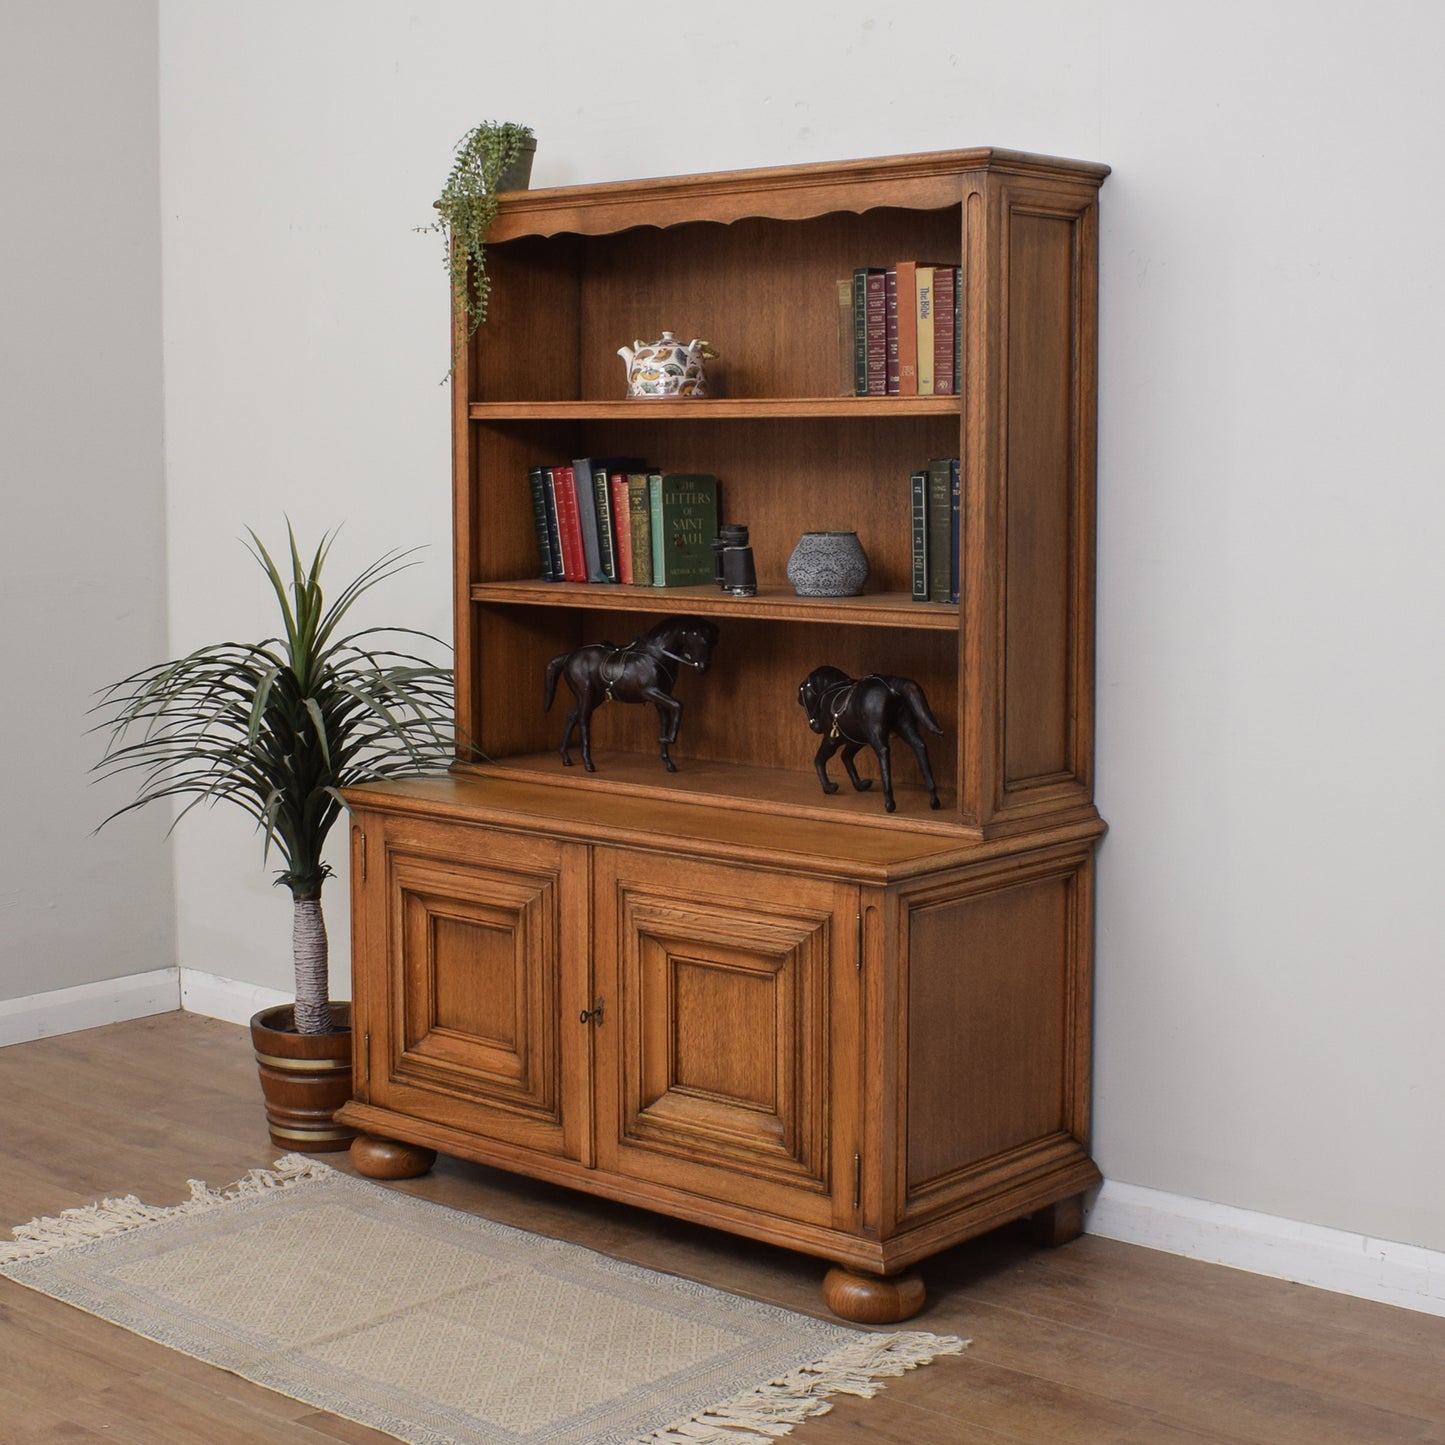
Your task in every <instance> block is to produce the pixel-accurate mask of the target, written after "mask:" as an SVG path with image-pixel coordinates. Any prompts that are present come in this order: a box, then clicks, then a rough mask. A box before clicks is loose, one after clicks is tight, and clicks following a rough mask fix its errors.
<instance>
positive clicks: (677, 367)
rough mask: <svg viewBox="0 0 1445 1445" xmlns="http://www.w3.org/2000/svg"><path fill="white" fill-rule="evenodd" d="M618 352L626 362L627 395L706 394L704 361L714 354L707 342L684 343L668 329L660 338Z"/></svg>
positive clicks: (640, 342) (624, 347)
mask: <svg viewBox="0 0 1445 1445" xmlns="http://www.w3.org/2000/svg"><path fill="white" fill-rule="evenodd" d="M617 354H618V355H619V356H620V357H621V358H622V359H623V361H625V362H626V363H627V394H628V395H629V396H706V395H707V377H706V376H705V375H704V373H703V362H705V361H710V360H712V358H713V357H715V356H716V355H717V352H715V351H714V350H713V349H712V346H711V345H710V344H709V343H708V342H706V341H692V342H690V343H689V344H688V345H686V346H684V345H683V343H682V342H680V341H678V340H677V339H676V338H675V337H674V336H673V334H672V332H670V331H664V332H663V333H662V339H661V340H660V341H649V342H643V341H634V342H633V343H632V345H631V346H620V347H618V349H617Z"/></svg>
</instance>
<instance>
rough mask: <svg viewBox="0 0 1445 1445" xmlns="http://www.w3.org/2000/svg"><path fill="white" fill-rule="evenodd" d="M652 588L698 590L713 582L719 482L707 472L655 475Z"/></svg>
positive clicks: (651, 492)
mask: <svg viewBox="0 0 1445 1445" xmlns="http://www.w3.org/2000/svg"><path fill="white" fill-rule="evenodd" d="M647 483H648V491H649V495H650V500H651V504H652V585H653V586H654V587H696V586H698V585H699V584H700V583H703V582H711V581H713V580H714V576H713V556H712V540H713V538H714V537H716V536H717V478H716V477H714V476H712V475H710V474H708V473H706V472H665V473H663V472H653V473H652V474H651V475H650V476H649V477H648V479H647Z"/></svg>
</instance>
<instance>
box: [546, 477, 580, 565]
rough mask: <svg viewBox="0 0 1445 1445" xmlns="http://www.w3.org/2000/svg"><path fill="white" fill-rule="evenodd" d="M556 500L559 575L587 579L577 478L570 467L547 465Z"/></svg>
mask: <svg viewBox="0 0 1445 1445" xmlns="http://www.w3.org/2000/svg"><path fill="white" fill-rule="evenodd" d="M547 475H548V477H549V478H550V480H551V485H552V493H553V496H554V497H555V498H556V502H557V535H558V540H559V543H560V546H561V553H562V578H563V580H564V581H566V582H585V581H586V580H587V556H586V552H585V551H584V550H583V542H582V514H581V511H580V509H579V508H578V505H577V478H576V474H575V473H574V472H573V470H572V468H571V467H565V466H564V467H548V468H547Z"/></svg>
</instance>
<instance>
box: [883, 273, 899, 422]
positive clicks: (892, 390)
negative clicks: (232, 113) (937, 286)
mask: <svg viewBox="0 0 1445 1445" xmlns="http://www.w3.org/2000/svg"><path fill="white" fill-rule="evenodd" d="M883 320H884V333H883V334H884V339H885V340H886V342H887V352H888V380H887V385H886V387H885V390H886V391H887V393H888V395H889V396H897V395H898V272H897V271H896V270H895V269H894V268H893V267H892V266H890V267H889V268H888V269H887V270H886V271H885V272H884V273H883Z"/></svg>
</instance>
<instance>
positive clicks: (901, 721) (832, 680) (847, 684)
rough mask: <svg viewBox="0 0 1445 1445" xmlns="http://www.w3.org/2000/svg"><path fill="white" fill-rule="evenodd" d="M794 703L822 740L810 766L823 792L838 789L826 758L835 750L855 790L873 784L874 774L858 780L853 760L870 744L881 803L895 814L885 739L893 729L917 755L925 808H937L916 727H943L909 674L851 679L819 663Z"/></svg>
mask: <svg viewBox="0 0 1445 1445" xmlns="http://www.w3.org/2000/svg"><path fill="white" fill-rule="evenodd" d="M798 701H799V702H800V703H801V704H802V705H803V708H804V710H805V711H806V712H807V714H808V726H809V727H810V728H812V730H813V731H814V732H815V733H820V734H821V735H822V738H823V741H822V742H821V743H819V745H818V752H817V755H816V756H815V757H814V759H813V766H814V767H815V768H816V769H817V771H818V781H819V782H820V783H822V785H823V791H824V792H825V793H836V792H837V791H838V784H837V783H833V782H829V780H828V760H829V759H830V758H831V757H832V756H833V754H834V753H836V752H838V751H839V749H841V750H842V753H843V766H844V768H846V769H847V771H848V781H849V782H850V783H852V784H853V786H854V787H855V788H857V789H858V791H859V792H862V791H863V790H864V789H865V788H871V787H872V786H873V780H872V778H860V777H859V776H858V769H857V767H856V766H855V765H854V762H853V759H854V758H855V757H856V756H857V755H858V751H859V749H860V748H864V747H868V748H872V749H873V751H874V753H875V754H877V757H878V769H879V772H880V773H881V774H882V775H883V806H884V807H885V808H886V809H887V810H888V812H890V813H891V812H893V811H894V809H895V808H896V806H897V805H896V803H895V802H894V800H893V766H892V761H891V759H890V756H889V741H888V739H889V736H890V735H891V734H893V733H897V734H898V736H899V737H901V738H902V739H903V741H904V742H906V743H907V744H908V746H909V747H910V748H912V749H913V756H914V757H916V758H917V759H918V767H919V770H920V771H921V772H922V774H923V781H924V782H925V783H926V784H927V785H928V806H929V807H930V808H936V807H938V806H939V802H938V789H937V788H936V787H935V786H934V783H933V769H932V768H931V767H930V766H929V764H928V748H927V745H926V744H925V743H924V741H923V734H922V732H921V731H920V729H924V730H926V731H928V732H931V733H938V734H942V732H943V729H942V728H941V727H939V725H938V723H937V721H936V720H935V718H934V716H933V712H932V710H931V709H930V708H929V706H928V699H927V697H925V696H924V693H923V689H922V688H921V687H919V685H918V684H917V683H916V682H914V681H913V680H912V679H911V678H907V677H885V676H883V675H881V674H879V673H876V672H875V673H871V674H870V675H869V676H867V677H860V678H852V677H849V676H848V674H847V673H846V672H843V671H841V670H840V669H838V668H836V667H819V668H815V669H814V670H813V671H812V672H810V673H809V674H808V676H807V677H806V678H804V679H803V684H802V686H801V687H800V688H799V689H798Z"/></svg>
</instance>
